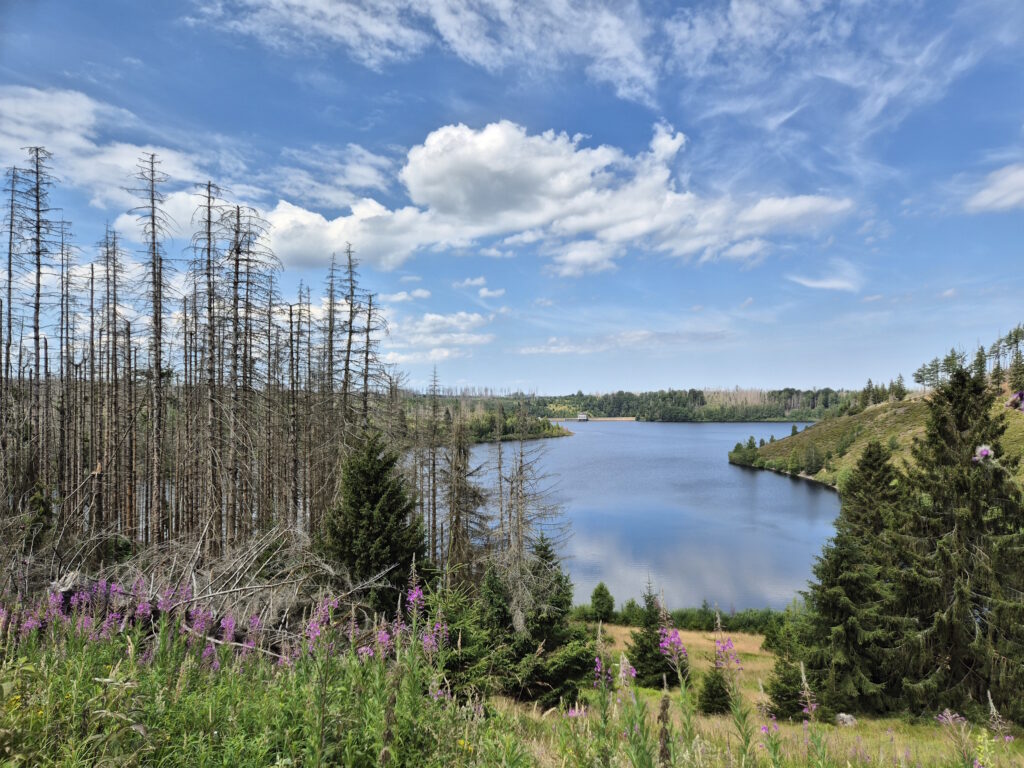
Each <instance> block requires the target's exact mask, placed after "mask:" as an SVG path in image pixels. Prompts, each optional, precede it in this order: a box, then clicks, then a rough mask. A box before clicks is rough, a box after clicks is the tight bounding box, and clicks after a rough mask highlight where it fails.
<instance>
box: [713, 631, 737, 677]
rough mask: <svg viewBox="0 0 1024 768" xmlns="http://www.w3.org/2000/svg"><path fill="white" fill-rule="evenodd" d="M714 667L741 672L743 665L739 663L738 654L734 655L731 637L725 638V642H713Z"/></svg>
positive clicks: (734, 650)
mask: <svg viewBox="0 0 1024 768" xmlns="http://www.w3.org/2000/svg"><path fill="white" fill-rule="evenodd" d="M715 666H716V667H718V668H719V669H726V670H728V669H735V670H736V671H737V672H742V671H743V664H742V663H741V662H740V657H739V654H737V653H736V649H735V647H734V646H733V644H732V638H731V637H727V638H725V640H715Z"/></svg>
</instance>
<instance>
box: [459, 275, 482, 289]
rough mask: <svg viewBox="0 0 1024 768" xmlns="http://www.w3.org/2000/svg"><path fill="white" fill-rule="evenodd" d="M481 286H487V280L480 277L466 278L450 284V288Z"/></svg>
mask: <svg viewBox="0 0 1024 768" xmlns="http://www.w3.org/2000/svg"><path fill="white" fill-rule="evenodd" d="M481 285H487V278H486V277H484V276H483V275H481V276H480V277H467V278H466V279H465V280H459V281H457V282H454V283H452V288H456V289H459V288H477V287H479V286H481Z"/></svg>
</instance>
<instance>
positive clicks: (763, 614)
mask: <svg viewBox="0 0 1024 768" xmlns="http://www.w3.org/2000/svg"><path fill="white" fill-rule="evenodd" d="M784 615H785V614H784V613H783V611H777V610H775V609H773V608H745V609H744V610H742V611H735V610H733V611H728V612H723V611H719V610H717V609H715V608H713V607H711V605H709V604H708V602H707V601H706V600H705V601H704V602H703V603H702V604H701V606H700V607H699V608H693V607H691V608H677V609H676V610H674V611H669V617H670V619H671V623H672V626H673V627H675V628H676V629H686V630H690V631H693V632H713V631H714V630H715V624H716V621H719V620H720V621H721V623H722V629H723V630H724V631H726V632H748V633H751V634H757V635H765V636H766V637H769V638H770V637H772V636H773V635H774V633H775V632H776V631H777V629H778V627H779V626H781V624H782V621H783V617H784ZM572 617H573V618H574V619H578V620H580V621H597V620H598V619H600V620H602V621H605V622H606V623H611V624H621V625H624V626H627V627H639V626H642V625H643V619H644V609H643V606H642V605H641V604H640V603H639V602H637V600H635V599H634V598H629V599H628V600H626V602H625V603H623V605H622V609H621V610H618V611H613V612H612V613H611V614H610V615H608V616H602V615H600V609H599V608H597V609H595V607H594V605H593V604H587V605H577V606H576V607H574V608H573V613H572Z"/></svg>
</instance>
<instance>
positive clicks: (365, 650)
mask: <svg viewBox="0 0 1024 768" xmlns="http://www.w3.org/2000/svg"><path fill="white" fill-rule="evenodd" d="M356 653H357V654H359V660H360V661H366V660H367V659H372V658H373V648H371V647H370V646H368V645H364V646H361V647H360V648H358V649H357V650H356Z"/></svg>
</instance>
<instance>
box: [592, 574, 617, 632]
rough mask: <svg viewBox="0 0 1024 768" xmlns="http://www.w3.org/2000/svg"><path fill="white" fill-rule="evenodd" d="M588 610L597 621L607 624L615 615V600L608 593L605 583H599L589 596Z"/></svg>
mask: <svg viewBox="0 0 1024 768" xmlns="http://www.w3.org/2000/svg"><path fill="white" fill-rule="evenodd" d="M590 609H591V610H592V611H593V612H594V618H595V619H597V620H598V621H603V622H606V623H607V622H609V621H611V619H612V616H613V615H614V614H615V598H613V597H612V593H611V592H609V591H608V587H606V586H605V583H604V582H603V581H602V582H599V583H598V585H597V586H596V587H594V591H593V592H592V593H591V595H590Z"/></svg>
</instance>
